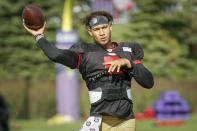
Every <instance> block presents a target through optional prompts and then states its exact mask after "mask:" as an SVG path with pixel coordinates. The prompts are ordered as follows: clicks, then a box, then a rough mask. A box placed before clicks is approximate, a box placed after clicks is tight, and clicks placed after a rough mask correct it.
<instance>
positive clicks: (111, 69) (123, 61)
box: [103, 58, 131, 72]
mask: <svg viewBox="0 0 197 131" xmlns="http://www.w3.org/2000/svg"><path fill="white" fill-rule="evenodd" d="M103 64H104V65H108V64H109V65H110V67H109V69H108V72H114V71H115V69H117V72H119V71H120V68H121V67H122V66H126V67H127V68H131V63H130V61H129V60H128V59H126V58H120V59H118V60H114V61H109V62H105V63H103Z"/></svg>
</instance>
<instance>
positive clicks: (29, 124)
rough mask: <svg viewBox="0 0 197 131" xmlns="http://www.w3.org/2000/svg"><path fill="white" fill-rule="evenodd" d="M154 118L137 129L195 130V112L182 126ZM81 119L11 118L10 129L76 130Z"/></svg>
mask: <svg viewBox="0 0 197 131" xmlns="http://www.w3.org/2000/svg"><path fill="white" fill-rule="evenodd" d="M154 123H155V120H149V121H137V124H136V129H137V131H196V130H197V114H195V115H192V116H191V117H190V119H189V120H188V121H185V124H184V125H182V126H171V127H157V126H155V124H154ZM82 124H83V121H80V122H77V123H72V124H62V125H48V124H47V122H46V120H40V119H39V120H12V121H11V127H12V129H11V131H78V130H79V128H80V127H81V125H82Z"/></svg>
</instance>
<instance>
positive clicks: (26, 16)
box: [22, 5, 45, 30]
mask: <svg viewBox="0 0 197 131" xmlns="http://www.w3.org/2000/svg"><path fill="white" fill-rule="evenodd" d="M22 18H23V22H24V24H25V25H26V26H27V27H28V28H30V29H33V30H38V29H40V28H41V27H42V26H43V25H44V21H45V19H44V14H43V12H42V10H41V9H40V8H39V7H37V6H33V5H29V6H26V7H25V8H24V9H23V13H22Z"/></svg>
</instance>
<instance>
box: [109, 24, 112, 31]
mask: <svg viewBox="0 0 197 131" xmlns="http://www.w3.org/2000/svg"><path fill="white" fill-rule="evenodd" d="M109 29H110V31H112V23H110V24H109Z"/></svg>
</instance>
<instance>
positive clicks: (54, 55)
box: [37, 38, 154, 119]
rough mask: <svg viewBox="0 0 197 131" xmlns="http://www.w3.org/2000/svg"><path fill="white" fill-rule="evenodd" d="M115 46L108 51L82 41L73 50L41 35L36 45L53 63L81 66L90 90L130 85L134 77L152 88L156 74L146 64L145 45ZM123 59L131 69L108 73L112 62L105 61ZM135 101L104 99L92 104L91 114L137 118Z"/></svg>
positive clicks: (80, 68) (119, 44)
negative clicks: (57, 45)
mask: <svg viewBox="0 0 197 131" xmlns="http://www.w3.org/2000/svg"><path fill="white" fill-rule="evenodd" d="M113 44H114V46H115V48H113V49H108V50H105V49H104V48H102V47H101V46H100V45H98V44H88V43H79V44H74V45H73V46H72V47H71V48H70V49H57V48H56V47H55V46H54V45H52V44H51V43H49V42H48V41H47V40H46V39H45V38H41V39H40V40H39V41H38V43H37V45H38V46H39V47H40V48H41V49H42V50H43V51H44V53H45V55H46V56H48V57H49V59H51V60H52V61H54V62H58V63H61V64H63V65H65V66H68V67H70V68H79V70H80V73H81V74H82V77H83V79H84V80H85V81H86V84H87V87H88V89H89V90H90V91H91V90H94V89H95V88H98V87H101V88H103V89H104V88H106V89H107V88H113V89H119V88H131V78H132V77H134V79H135V80H136V81H137V82H138V83H139V84H140V85H141V86H142V87H144V88H152V86H153V84H154V81H153V76H152V74H151V73H150V71H148V69H147V68H145V67H144V66H143V64H142V63H141V60H142V59H143V57H144V52H143V48H142V47H141V46H140V45H139V44H138V43H135V42H121V43H115V42H113ZM120 58H126V59H128V60H129V61H130V62H131V64H132V68H130V69H129V68H127V67H122V68H121V71H120V72H116V71H114V72H108V71H107V70H108V68H109V66H110V65H104V64H103V63H104V62H108V61H111V60H116V59H120ZM132 106H133V103H132V101H129V100H127V99H102V100H100V101H98V102H96V103H94V104H91V111H90V114H91V115H95V114H108V115H112V116H116V117H119V118H125V119H130V118H134V115H133V110H132Z"/></svg>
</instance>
